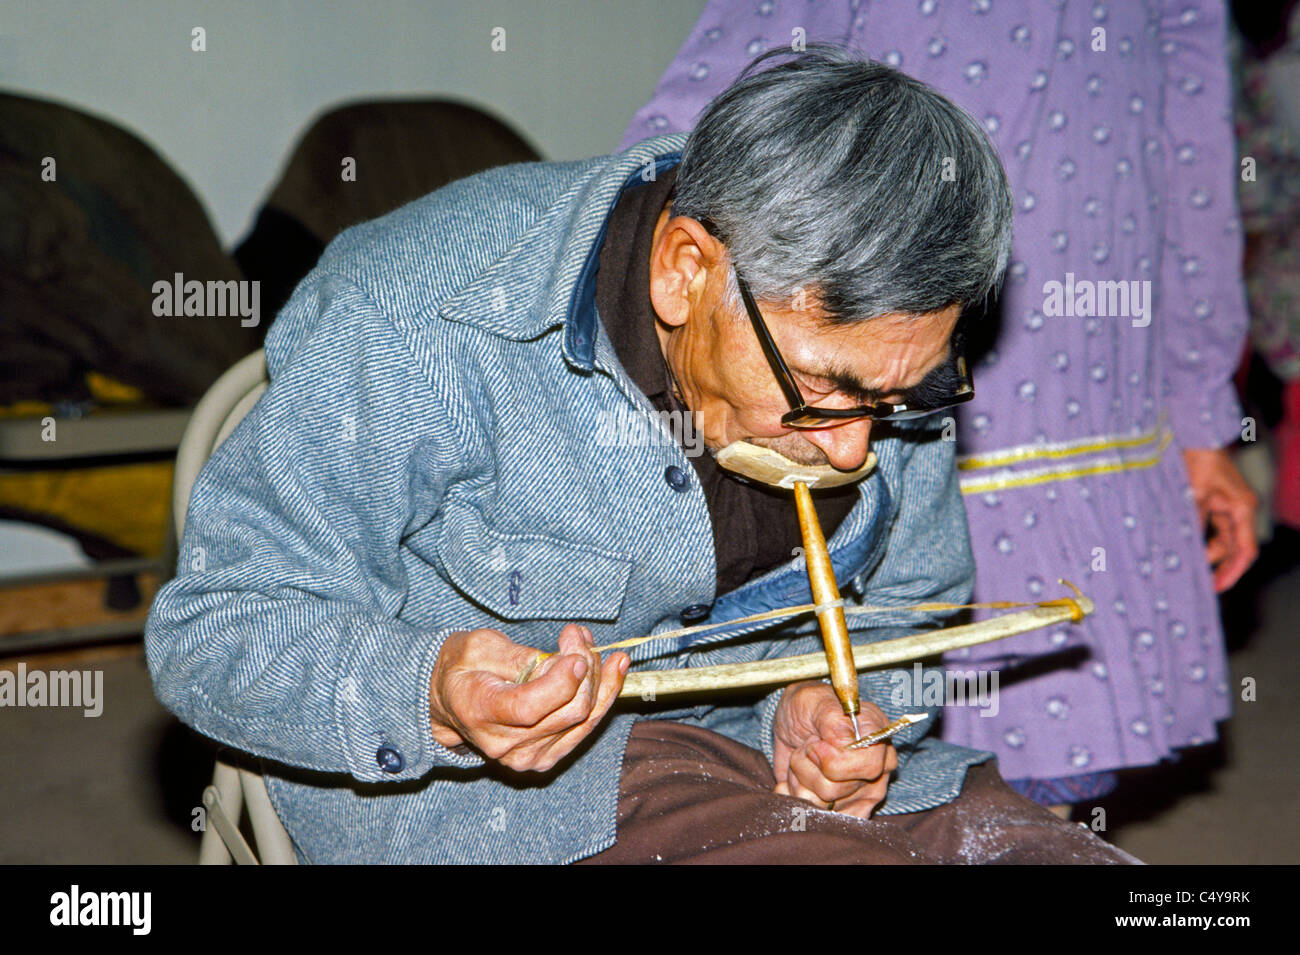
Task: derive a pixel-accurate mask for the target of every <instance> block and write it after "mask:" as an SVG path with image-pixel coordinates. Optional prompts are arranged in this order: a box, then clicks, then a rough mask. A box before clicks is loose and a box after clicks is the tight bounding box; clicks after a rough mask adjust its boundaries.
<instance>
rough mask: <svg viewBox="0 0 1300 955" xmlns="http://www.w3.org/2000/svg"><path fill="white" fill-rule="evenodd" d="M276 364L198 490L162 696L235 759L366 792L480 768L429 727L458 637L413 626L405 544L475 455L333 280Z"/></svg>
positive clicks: (272, 354)
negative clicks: (325, 776)
mask: <svg viewBox="0 0 1300 955" xmlns="http://www.w3.org/2000/svg"><path fill="white" fill-rule="evenodd" d="M267 354H268V366H269V367H270V370H271V379H272V380H271V385H270V387H269V389H268V390H267V392H266V393H265V394H264V395H263V396H262V398H261V399H260V400H259V401H258V403H257V404H256V405H255V407H254V408H253V409H252V411H251V412H250V413H249V415H248V416H247V417H246V418H245V419H244V421H243V422H242V423H241V424H240V425H239V427H238V428H236V429H235V431H234V432H233V433H232V434H231V436H230V437H229V438H228V439H227V440H226V441H225V442H224V443H223V444H222V445H221V446H220V447H219V448H218V449H217V450H216V452H215V453H214V454H213V455H212V457H211V459H210V460H209V461H208V463H207V465H206V466H205V467H204V469H203V471H202V472H201V474H200V475H199V478H198V480H197V482H196V483H195V486H194V490H193V493H192V495H191V499H190V506H189V513H188V517H187V521H186V527H185V534H184V539H183V541H182V543H181V548H180V555H179V560H178V574H177V576H176V578H175V579H173V580H172V581H171V582H170V583H168V584H167V585H166V586H165V587H164V588H163V589H162V590H161V591H160V592H159V594H158V597H157V599H156V600H155V602H154V605H153V608H152V611H151V613H150V616H149V620H148V623H147V627H146V631H145V647H146V652H147V657H148V662H149V668H150V673H151V675H152V677H153V681H154V687H155V691H156V692H157V695H158V697H159V699H160V700H161V701H162V702H163V703H164V705H166V706H167V707H168V708H169V709H170V710H172V711H173V712H174V713H175V714H176V715H177V716H178V717H179V718H180V719H181V720H183V721H184V722H186V723H188V724H189V725H190V726H192V727H194V728H195V729H196V730H198V731H199V732H201V733H203V734H205V735H207V736H210V737H212V738H214V739H217V740H219V741H221V742H222V743H225V744H228V745H230V746H232V747H236V748H238V749H240V750H244V751H247V752H251V753H254V754H256V755H259V756H263V757H267V758H270V759H274V760H277V761H279V762H282V763H286V764H289V765H292V766H299V767H304V768H307V769H312V770H320V771H326V772H335V773H348V774H350V775H351V776H353V777H355V778H356V779H358V780H361V781H366V782H387V781H394V782H395V781H401V780H408V779H414V778H418V777H420V776H422V775H424V774H425V773H427V772H428V771H429V770H430V769H431V768H433V767H435V766H441V765H454V766H477V765H480V764H481V762H482V761H481V760H480V759H479V758H478V757H477V756H474V755H461V754H460V753H457V752H453V751H451V750H448V749H446V748H445V747H443V746H441V745H439V744H438V743H437V742H435V741H434V739H433V736H432V731H431V727H430V725H429V704H428V693H429V680H430V676H431V674H432V670H433V664H434V661H435V660H436V658H437V655H438V652H439V650H440V649H441V647H442V643H443V641H444V639H445V638H446V636H447V634H448V633H450V632H452V631H453V630H454V629H455V628H452V627H449V628H448V629H446V630H442V631H438V632H427V631H422V630H419V629H416V628H414V627H412V626H410V625H408V624H406V623H404V622H402V621H401V620H399V619H398V614H399V611H400V609H401V607H402V606H403V603H404V600H405V598H406V592H407V586H408V582H407V574H406V569H405V567H404V565H403V562H402V558H401V555H400V548H399V545H400V542H401V539H402V537H403V536H404V534H405V533H407V532H408V530H409V529H410V528H412V527H418V526H420V524H421V523H422V522H424V521H427V520H428V519H429V518H430V517H431V515H432V513H433V512H434V511H436V509H437V506H438V501H440V499H441V493H442V490H443V488H444V486H445V480H446V476H447V475H448V473H449V472H450V469H451V467H452V466H453V464H452V458H453V455H452V454H451V453H450V452H449V449H454V448H456V447H457V443H456V442H455V441H454V440H452V436H451V434H450V432H449V430H448V428H447V427H446V425H445V423H444V422H443V418H442V416H441V414H440V411H439V408H438V407H437V402H435V401H434V395H433V394H432V391H431V389H430V388H429V386H428V384H427V383H426V382H425V380H424V379H423V378H421V377H420V375H419V373H418V371H417V370H416V368H415V365H414V363H413V361H412V360H411V358H410V356H409V354H408V353H407V351H406V348H405V346H404V344H403V342H402V340H401V339H400V338H399V336H398V334H397V332H396V330H395V329H394V328H393V326H392V324H391V323H390V322H389V320H388V319H387V318H386V317H385V316H384V315H383V314H382V313H381V312H380V311H379V310H378V309H377V308H376V307H375V305H374V304H373V303H372V302H371V301H370V300H369V298H368V297H367V296H366V295H365V294H364V293H363V292H362V291H361V290H360V289H358V288H357V287H355V286H354V285H352V284H350V283H348V282H347V281H345V280H343V279H341V278H340V277H338V276H334V275H331V274H329V273H324V272H321V271H319V270H318V271H317V272H316V273H313V275H312V276H310V277H309V278H308V279H307V280H306V281H304V283H303V285H302V286H301V287H300V288H299V289H298V291H297V292H296V293H295V295H294V297H293V298H292V299H291V300H290V302H289V304H288V305H287V306H286V307H285V310H284V312H283V313H282V314H281V316H280V318H279V319H278V320H277V322H276V325H275V327H273V328H272V330H271V334H270V337H269V338H268V341H267ZM417 473H419V474H420V476H421V477H420V480H419V481H417V480H416V478H415V475H416V474H417ZM381 749H382V750H383V753H382V754H381ZM394 752H395V753H396V756H394ZM381 760H382V761H383V762H384V763H386V769H385V768H381ZM399 767H400V770H399V771H394V770H395V769H398V768H399Z"/></svg>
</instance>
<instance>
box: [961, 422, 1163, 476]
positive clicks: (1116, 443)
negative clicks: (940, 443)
mask: <svg viewBox="0 0 1300 955" xmlns="http://www.w3.org/2000/svg"><path fill="white" fill-rule="evenodd" d="M1164 430H1165V421H1164V416H1163V415H1162V416H1161V418H1160V421H1159V422H1158V423H1157V424H1156V426H1155V427H1154V428H1152V429H1151V430H1150V431H1145V432H1143V433H1142V434H1138V435H1133V436H1131V437H1126V438H1120V437H1114V436H1110V435H1095V436H1092V437H1088V438H1078V439H1076V440H1074V441H1054V442H1043V443H1040V444H1022V445H1020V446H1018V447H1014V448H1005V449H1003V450H1001V451H990V452H988V453H987V454H969V455H965V456H964V457H960V458H958V459H957V469H958V470H960V471H977V470H979V469H981V468H991V467H997V466H999V465H1007V464H1016V463H1019V462H1021V461H1034V460H1039V459H1051V458H1068V457H1072V456H1074V455H1076V454H1095V453H1096V452H1098V451H1114V450H1119V449H1122V448H1136V447H1139V446H1141V445H1143V444H1150V443H1151V442H1153V441H1155V440H1157V439H1158V438H1160V436H1161V433H1162V432H1163V431H1164Z"/></svg>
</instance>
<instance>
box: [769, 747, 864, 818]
mask: <svg viewBox="0 0 1300 955" xmlns="http://www.w3.org/2000/svg"><path fill="white" fill-rule="evenodd" d="M787 781H788V782H789V784H790V794H791V795H793V796H798V797H799V798H800V799H807V798H808V797H809V796H812V797H813V799H812V801H813V802H816V803H819V804H820V805H827V804H829V803H832V802H834V801H835V800H837V799H842V798H844V797H845V796H848V795H849V794H850V793H853V792H855V791H856V790H857V788H858V787H859V786H860V785H861V783H860V782H847V783H846V782H836V781H834V780H831V779H827V778H826V775H825V773H823V772H822V769H821V767H820V766H818V765H817V764H816V762H814V760H813V758H812V755H811V754H810V752H809V751H808V750H799V751H798V752H796V753H795V754H794V755H792V756H791V757H790V772H789V773H788V775H787Z"/></svg>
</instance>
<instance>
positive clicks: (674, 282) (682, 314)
mask: <svg viewBox="0 0 1300 955" xmlns="http://www.w3.org/2000/svg"><path fill="white" fill-rule="evenodd" d="M725 262H726V249H725V248H724V247H723V245H722V243H720V242H719V241H718V240H717V239H715V238H714V237H713V236H711V235H710V234H709V233H708V230H706V229H705V228H704V226H702V225H700V223H699V222H697V221H696V220H694V219H692V218H690V217H689V216H671V215H670V214H669V213H668V210H667V209H665V210H664V211H663V213H661V215H660V219H659V223H658V224H657V225H656V227H655V237H654V241H653V243H652V245H651V249H650V304H651V305H652V306H653V307H654V310H655V314H656V315H658V316H659V319H660V320H661V321H662V322H663V323H664V324H666V325H672V326H681V325H685V324H686V322H687V321H689V320H690V318H691V316H692V315H693V314H698V313H699V312H700V311H701V310H702V308H707V307H711V305H710V304H709V303H710V301H711V298H712V297H715V296H716V294H717V291H716V290H711V289H710V288H709V286H710V283H711V279H713V278H714V275H715V274H716V273H720V272H721V270H722V268H723V267H724V266H725ZM714 281H715V282H716V279H715V280H714Z"/></svg>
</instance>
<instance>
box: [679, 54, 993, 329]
mask: <svg viewBox="0 0 1300 955" xmlns="http://www.w3.org/2000/svg"><path fill="white" fill-rule="evenodd" d="M779 54H785V55H790V51H788V50H784V49H781V50H773V51H770V52H768V53H765V54H763V55H762V56H759V57H758V58H757V59H755V60H754V61H753V62H751V63H750V64H749V66H748V67H746V68H745V71H744V72H743V73H741V75H740V78H739V79H738V80H737V81H736V82H735V83H734V84H732V85H731V86H730V87H729V88H728V89H726V90H725V91H724V92H723V93H721V94H720V95H719V96H718V97H717V98H716V99H714V100H713V101H712V102H711V103H710V104H709V105H708V107H707V108H706V109H705V111H704V113H703V114H702V115H701V117H700V120H699V122H698V124H697V125H696V126H695V129H694V130H693V131H692V132H691V134H690V136H689V137H688V138H687V141H686V147H685V149H684V151H683V153H682V161H681V164H680V166H679V167H678V172H677V188H676V195H675V198H674V200H673V206H672V212H673V214H674V215H684V216H689V217H691V218H693V219H698V220H701V221H705V222H706V224H710V225H711V226H712V227H713V228H714V230H715V231H716V233H717V235H718V237H719V238H720V240H721V241H722V242H723V243H724V244H725V245H726V246H727V249H728V252H729V253H730V255H731V257H732V260H733V261H734V262H735V264H736V267H737V268H738V269H739V270H740V272H741V274H742V275H743V276H744V277H745V281H746V282H747V283H748V284H749V286H750V288H751V290H752V291H753V293H754V297H755V298H756V299H758V300H760V301H764V302H770V303H776V304H779V305H781V306H782V307H784V308H787V309H789V308H792V307H796V308H797V307H799V305H798V303H797V296H798V295H799V292H800V290H803V291H804V292H805V293H806V294H807V296H808V299H809V304H818V305H820V306H821V308H822V310H823V312H824V313H825V315H826V318H827V320H828V321H830V322H832V323H845V322H852V321H859V320H864V319H869V318H874V317H876V316H879V315H885V314H889V313H893V312H902V313H905V314H910V315H919V314H925V313H929V312H935V311H940V310H942V309H944V308H947V307H948V306H950V305H952V304H954V303H956V304H960V305H961V306H962V307H963V309H965V308H966V307H968V306H973V305H976V304H981V305H982V304H985V303H986V302H987V299H988V296H989V295H990V293H992V292H994V291H996V290H997V289H998V287H999V286H1000V285H1001V282H1002V277H1003V275H1004V273H1005V271H1006V266H1007V258H1008V256H1009V255H1010V251H1011V219H1012V211H1013V210H1012V201H1011V189H1010V187H1009V186H1008V185H1007V179H1006V173H1005V172H1004V171H1003V169H1002V164H1001V162H1000V161H999V160H998V157H997V154H996V152H995V151H994V149H993V145H992V143H991V142H990V141H989V138H988V136H987V135H986V134H985V132H984V130H983V128H981V126H980V125H979V123H977V122H976V121H975V120H974V119H972V118H971V117H970V116H969V115H968V114H967V113H965V112H964V111H962V110H961V109H960V108H959V107H958V106H956V105H954V104H953V103H952V102H951V101H949V100H948V99H946V98H944V97H943V96H941V95H940V94H939V93H937V92H935V91H934V90H933V89H931V88H930V87H928V86H926V85H925V84H923V83H921V82H919V81H918V80H915V79H913V78H911V77H909V76H906V75H904V74H903V73H900V72H898V71H897V70H893V69H890V68H889V67H887V66H884V65H882V64H879V63H873V62H871V61H869V60H864V59H860V58H857V57H855V56H853V55H852V54H850V53H849V52H848V51H847V50H844V49H841V48H839V47H836V46H831V45H828V44H820V43H817V44H809V45H808V48H807V51H806V52H804V53H802V54H800V55H798V56H796V57H795V58H793V59H791V60H789V61H788V62H784V63H781V64H780V65H778V66H776V67H774V68H772V69H769V70H765V71H762V72H754V69H755V67H756V66H757V65H758V64H759V63H761V62H762V61H764V60H766V59H768V58H770V57H772V56H775V55H779ZM945 160H947V162H945ZM946 172H951V175H949V176H945V173H946ZM728 284H729V288H730V289H731V294H732V295H733V296H735V283H734V282H733V281H731V279H730V277H729V278H728ZM738 306H739V298H738V297H735V298H734V302H733V307H738Z"/></svg>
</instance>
